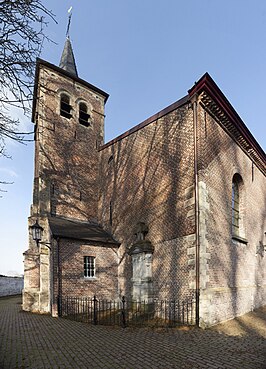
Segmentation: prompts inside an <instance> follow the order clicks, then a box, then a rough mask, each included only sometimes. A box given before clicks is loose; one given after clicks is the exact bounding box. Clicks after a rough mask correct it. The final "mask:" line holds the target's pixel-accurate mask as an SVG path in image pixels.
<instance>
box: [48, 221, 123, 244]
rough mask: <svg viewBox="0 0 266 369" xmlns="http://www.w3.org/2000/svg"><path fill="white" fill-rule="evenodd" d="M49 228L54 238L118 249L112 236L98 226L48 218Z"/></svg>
mask: <svg viewBox="0 0 266 369" xmlns="http://www.w3.org/2000/svg"><path fill="white" fill-rule="evenodd" d="M49 226H50V229H51V233H52V236H53V237H54V238H58V237H59V238H67V239H74V240H79V241H85V242H91V243H100V244H102V246H106V247H119V246H120V243H119V242H117V241H116V240H115V239H114V238H113V237H112V235H110V234H109V233H107V232H106V231H104V230H103V228H101V227H100V226H99V225H98V224H92V223H88V222H82V221H78V220H72V219H67V218H61V217H50V218H49Z"/></svg>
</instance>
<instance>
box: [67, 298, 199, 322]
mask: <svg viewBox="0 0 266 369" xmlns="http://www.w3.org/2000/svg"><path fill="white" fill-rule="evenodd" d="M60 300H61V301H60V302H61V306H60V312H61V314H60V315H61V316H62V317H64V318H68V319H72V320H76V321H81V322H86V323H90V324H94V325H96V324H102V325H120V326H122V327H126V326H136V325H137V326H151V327H176V326H178V325H194V324H195V310H196V309H195V307H196V303H195V299H194V298H187V299H186V300H183V301H180V300H169V301H168V300H157V299H154V300H150V301H132V300H130V299H126V298H125V297H124V296H123V297H122V298H121V299H118V300H101V299H98V298H97V297H96V296H94V297H93V298H88V297H63V298H61V299H60Z"/></svg>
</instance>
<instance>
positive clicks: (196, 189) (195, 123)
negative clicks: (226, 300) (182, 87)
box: [191, 94, 200, 327]
mask: <svg viewBox="0 0 266 369" xmlns="http://www.w3.org/2000/svg"><path fill="white" fill-rule="evenodd" d="M197 98H198V96H197V95H196V94H195V95H194V96H193V97H192V99H191V102H192V106H193V130H194V184H195V186H194V195H195V227H196V230H195V231H196V254H195V258H196V260H195V264H196V265H195V267H196V325H197V326H198V327H199V299H200V238H199V177H198V117H197V114H198V108H197Z"/></svg>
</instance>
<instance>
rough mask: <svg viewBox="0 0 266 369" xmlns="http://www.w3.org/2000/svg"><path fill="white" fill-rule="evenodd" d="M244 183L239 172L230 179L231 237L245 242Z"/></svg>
mask: <svg viewBox="0 0 266 369" xmlns="http://www.w3.org/2000/svg"><path fill="white" fill-rule="evenodd" d="M243 190H244V183H243V179H242V177H241V176H240V175H239V174H237V173H236V174H234V176H233V180H232V237H233V238H234V237H236V238H237V239H238V240H240V241H241V242H242V241H243V242H247V241H246V239H245V238H244V237H245V231H244V191H243Z"/></svg>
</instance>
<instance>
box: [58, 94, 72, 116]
mask: <svg viewBox="0 0 266 369" xmlns="http://www.w3.org/2000/svg"><path fill="white" fill-rule="evenodd" d="M71 109H72V108H71V105H70V99H69V96H68V95H66V94H62V95H61V98H60V115H62V117H65V118H68V119H69V118H71Z"/></svg>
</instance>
